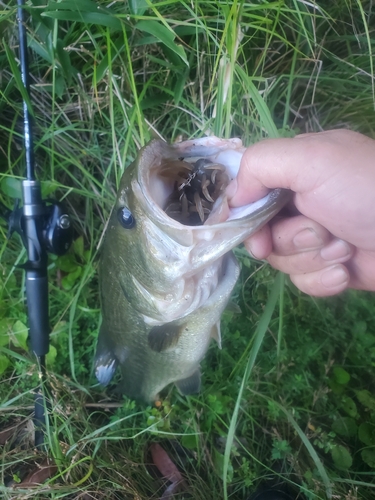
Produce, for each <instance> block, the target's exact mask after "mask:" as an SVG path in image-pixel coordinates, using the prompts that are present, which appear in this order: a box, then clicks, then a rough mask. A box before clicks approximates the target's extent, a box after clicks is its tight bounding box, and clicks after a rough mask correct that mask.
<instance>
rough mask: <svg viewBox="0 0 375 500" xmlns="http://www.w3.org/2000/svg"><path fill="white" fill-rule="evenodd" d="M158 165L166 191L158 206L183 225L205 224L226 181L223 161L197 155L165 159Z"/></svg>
mask: <svg viewBox="0 0 375 500" xmlns="http://www.w3.org/2000/svg"><path fill="white" fill-rule="evenodd" d="M160 167H161V168H160V169H159V170H158V173H157V175H158V176H159V178H160V179H165V180H164V185H165V187H166V192H170V194H169V196H167V197H166V199H164V201H163V202H162V205H161V207H160V208H162V210H163V211H164V212H165V214H166V215H168V217H170V218H171V219H173V220H175V221H177V222H179V223H180V224H183V225H185V226H201V225H203V224H205V223H206V222H207V221H208V219H209V217H210V215H211V214H212V211H213V209H214V206H215V203H217V202H218V200H220V199H221V198H223V195H224V193H225V190H226V188H227V187H228V185H229V182H230V178H229V175H228V174H227V169H226V167H225V165H223V164H221V163H218V162H214V161H212V160H210V159H208V158H200V159H198V160H196V161H195V162H189V161H186V160H185V159H178V160H167V161H165V162H164V163H163V164H162V165H161V166H160Z"/></svg>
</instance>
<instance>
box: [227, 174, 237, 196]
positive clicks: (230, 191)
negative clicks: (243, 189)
mask: <svg viewBox="0 0 375 500" xmlns="http://www.w3.org/2000/svg"><path fill="white" fill-rule="evenodd" d="M236 191H237V179H233V180H232V181H231V182H230V183H229V184H228V187H227V189H226V191H225V194H226V195H227V196H228V200H230V199H231V198H233V196H234V195H235V194H236Z"/></svg>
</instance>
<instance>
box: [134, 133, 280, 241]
mask: <svg viewBox="0 0 375 500" xmlns="http://www.w3.org/2000/svg"><path fill="white" fill-rule="evenodd" d="M245 149H246V148H244V147H243V145H242V141H241V140H240V139H219V138H217V137H214V136H211V137H205V138H202V139H197V140H191V141H184V142H181V143H177V144H173V145H171V146H170V145H168V144H167V143H163V142H161V141H156V140H155V141H152V142H151V143H150V144H149V145H148V146H146V148H145V149H144V154H145V160H146V161H143V162H142V165H143V168H142V167H140V168H139V171H138V182H137V184H138V186H137V189H135V191H138V195H139V197H138V199H139V201H141V204H142V205H143V206H144V208H145V209H146V213H148V214H150V218H151V219H153V220H154V221H155V222H157V223H158V224H162V225H163V227H164V228H165V226H166V225H169V227H171V226H172V227H173V228H175V229H180V230H181V229H183V228H185V229H188V227H190V228H191V229H192V230H194V231H198V232H200V231H202V230H205V228H208V226H209V227H210V228H211V229H213V227H215V228H216V229H221V228H224V227H226V226H227V225H228V224H229V225H231V226H233V224H236V225H238V224H242V221H243V222H246V221H247V220H248V218H249V216H251V217H254V218H256V217H257V214H258V213H259V211H262V209H263V208H266V207H268V206H269V205H272V207H273V208H272V207H270V210H268V209H267V212H270V214H271V213H272V214H273V215H275V214H276V213H277V212H278V211H279V210H280V209H281V208H282V206H284V205H285V203H286V199H287V198H288V196H285V190H280V189H276V190H274V191H271V193H269V194H268V195H267V196H265V197H264V198H262V199H261V200H258V201H257V202H254V203H251V204H249V205H246V206H244V207H240V208H236V209H233V208H231V207H229V205H228V202H227V196H226V189H227V187H228V185H229V183H230V181H231V180H232V179H234V178H235V177H236V176H237V174H238V171H239V168H240V163H241V159H242V155H243V153H244V152H245ZM134 187H135V186H134ZM141 198H143V199H142V200H141ZM273 215H272V216H273ZM269 218H271V217H268V219H269ZM187 226H188V227H187Z"/></svg>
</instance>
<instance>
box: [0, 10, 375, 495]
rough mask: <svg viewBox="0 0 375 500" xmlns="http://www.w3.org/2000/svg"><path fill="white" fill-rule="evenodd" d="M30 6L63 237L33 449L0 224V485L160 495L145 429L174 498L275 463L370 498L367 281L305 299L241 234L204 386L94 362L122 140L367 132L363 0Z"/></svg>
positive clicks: (10, 80) (12, 130) (368, 26)
mask: <svg viewBox="0 0 375 500" xmlns="http://www.w3.org/2000/svg"><path fill="white" fill-rule="evenodd" d="M30 5H31V4H30ZM32 5H33V8H32V9H31V10H30V12H31V15H32V19H31V20H30V21H29V22H28V35H29V44H30V69H31V73H32V93H31V101H32V105H33V110H34V114H35V154H36V160H37V161H36V164H37V174H38V177H39V179H41V180H42V181H43V190H44V193H45V195H46V196H50V197H55V198H57V199H61V200H64V201H65V203H66V204H67V207H68V209H69V211H70V213H71V214H72V217H73V221H74V228H75V243H74V246H73V248H72V249H71V251H70V252H69V254H68V255H67V256H64V257H60V258H54V257H51V258H50V264H49V278H50V291H51V294H50V297H51V301H50V319H51V327H52V334H51V345H52V346H53V348H52V349H51V355H50V358H49V360H48V387H46V390H48V392H49V397H50V401H51V411H50V420H49V428H48V432H47V441H48V450H46V451H38V452H35V451H34V450H33V449H32V436H33V429H32V422H31V415H32V408H33V394H32V392H31V391H32V389H33V387H35V386H36V384H37V378H36V375H35V372H36V365H35V359H33V357H32V356H31V354H30V353H29V352H28V351H27V343H26V333H25V325H26V323H27V318H26V311H25V307H24V299H25V297H24V291H23V284H24V277H23V272H22V270H20V269H19V268H17V267H16V265H18V264H20V263H22V262H23V261H24V260H25V252H24V250H23V248H22V246H21V244H20V242H19V240H18V238H17V237H16V236H13V237H12V239H10V240H6V238H5V236H6V228H5V225H0V231H1V233H2V238H1V240H0V271H1V272H0V284H1V287H0V294H1V296H0V371H1V375H0V377H1V384H0V432H1V431H2V430H4V429H8V428H10V427H11V426H12V425H15V426H17V430H15V431H14V433H12V434H11V437H10V438H9V439H8V441H7V442H6V443H5V444H4V445H2V446H1V448H0V451H1V469H0V470H1V480H0V492H1V494H2V495H3V496H4V498H7V499H11V498H25V499H26V498H37V499H41V500H42V499H46V498H48V499H60V498H69V499H73V498H74V499H76V498H77V499H78V498H95V499H99V498H108V499H124V498H129V499H130V498H132V499H133V498H134V499H149V498H159V497H161V495H162V493H163V491H164V489H165V486H164V481H163V480H162V479H161V478H160V477H159V476H158V475H157V473H155V467H154V466H152V465H151V458H150V455H149V451H148V449H149V445H150V443H152V442H154V441H158V442H160V443H161V444H162V446H163V447H164V448H165V449H166V450H167V451H168V453H169V454H170V456H171V458H172V459H173V461H174V462H175V463H176V464H177V465H178V467H179V468H180V470H181V471H182V473H183V475H184V477H185V479H186V482H187V484H188V490H187V491H186V492H185V493H180V494H178V495H176V498H194V499H207V498H212V499H214V498H215V499H216V498H230V499H238V500H242V499H246V498H247V496H248V495H249V494H250V493H251V492H252V491H254V489H255V488H256V487H257V486H258V485H259V484H260V483H264V482H267V481H270V480H271V478H272V477H274V476H275V475H276V476H278V477H281V478H283V480H285V481H286V482H289V483H290V484H291V485H294V486H293V487H294V488H295V490H296V491H301V492H303V493H304V494H305V496H306V498H308V499H325V498H327V496H329V494H330V493H332V495H334V498H341V499H345V500H354V499H371V498H373V495H374V485H375V482H374V467H375V448H374V446H375V437H374V436H375V433H374V430H373V429H375V427H374V426H375V394H374V393H373V385H374V375H373V371H374V366H375V336H374V333H373V332H374V330H375V319H374V318H375V306H374V301H373V296H372V295H370V294H366V293H360V292H353V291H351V292H348V293H346V294H343V295H342V296H340V297H336V298H332V299H325V300H313V299H311V298H309V297H307V296H305V295H303V294H301V293H299V292H298V291H297V290H296V289H295V288H294V287H293V285H291V284H290V282H289V280H288V279H287V278H285V280H283V279H281V277H279V278H277V279H276V280H275V276H276V274H275V272H274V271H272V270H271V269H270V268H269V267H268V266H265V265H263V264H262V263H259V262H254V261H252V260H251V259H250V258H249V257H248V256H247V254H246V252H245V251H244V250H243V249H238V250H236V254H237V255H238V257H239V259H240V261H241V266H242V273H241V278H240V280H239V283H238V285H237V287H236V289H235V293H234V300H235V301H236V302H237V303H238V304H239V305H240V307H241V310H242V313H241V314H235V313H233V312H230V311H228V312H226V313H225V314H224V317H223V325H222V332H223V349H222V350H221V351H219V350H218V349H217V347H216V346H214V345H213V346H212V347H211V348H210V350H209V352H208V355H207V357H206V359H205V361H204V363H203V372H204V379H203V380H204V382H203V389H202V392H201V394H199V395H198V396H195V397H189V398H183V397H181V396H180V395H179V394H178V393H177V391H176V390H175V389H172V388H170V390H169V391H168V392H167V394H166V396H165V399H164V400H163V405H162V407H161V408H152V407H146V406H142V405H141V404H138V403H135V402H132V401H129V400H127V399H125V398H124V399H121V398H117V399H116V398H115V397H113V396H112V395H111V394H109V393H106V392H105V391H104V390H103V389H102V388H100V387H99V386H98V385H97V384H96V382H95V379H94V377H93V374H92V360H93V354H94V348H95V342H96V336H97V332H98V324H99V321H100V310H99V297H98V280H97V274H96V270H97V262H98V245H99V243H100V240H101V238H102V235H103V230H104V227H105V222H106V220H107V218H108V215H109V213H110V210H111V206H112V203H113V201H114V196H115V192H116V186H117V185H118V182H119V179H120V177H121V173H122V172H123V170H124V169H125V168H126V167H127V166H128V165H129V164H130V163H131V162H132V160H133V159H134V158H135V156H136V154H137V151H138V149H139V148H140V147H141V146H142V145H143V144H145V143H146V142H147V141H148V140H149V139H150V138H152V137H155V136H157V137H163V138H164V139H166V140H168V141H174V140H176V139H178V138H180V137H182V138H189V137H193V136H194V137H199V136H202V135H204V134H205V133H209V132H212V133H215V134H216V135H219V136H222V137H234V136H239V137H241V138H242V139H243V141H244V143H245V144H250V143H252V142H255V141H257V140H259V139H262V138H265V137H275V136H290V135H294V134H295V133H298V132H306V131H309V132H310V131H320V130H322V129H330V128H336V127H350V128H352V129H354V130H358V131H360V132H363V133H366V134H368V135H371V136H373V137H375V117H374V116H375V115H374V92H373V82H374V72H373V53H374V28H373V26H374V14H373V13H372V12H371V3H370V2H346V1H345V0H336V1H335V2H332V1H328V0H325V1H319V2H317V3H316V4H315V3H314V2H302V1H297V0H294V1H289V0H288V1H281V0H276V1H270V2H267V1H260V0H259V1H257V2H253V3H250V2H241V1H235V0H234V1H231V2H224V1H220V2H216V1H215V2H214V1H211V2H200V1H198V0H197V1H194V2H177V1H175V0H167V1H164V2H151V1H146V0H144V1H141V0H139V1H136V0H132V1H130V2H129V6H128V3H127V2H122V1H111V2H109V1H97V2H94V1H90V0H80V1H79V2H77V1H70V0H64V1H63V2H60V3H54V2H48V3H45V2H43V1H42V0H34V1H33V2H32ZM78 6H80V9H81V10H77V9H78ZM0 31H1V40H2V42H1V45H0V68H1V79H0V111H1V118H0V165H1V167H0V172H1V174H0V181H1V184H0V187H1V189H0V201H2V202H3V203H5V204H6V205H7V206H8V207H12V205H13V203H14V198H15V197H16V196H17V193H18V190H19V185H18V184H17V182H16V181H15V179H20V178H22V176H23V173H24V170H23V165H24V158H23V153H22V114H21V113H22V103H21V93H20V88H19V76H18V74H17V72H15V71H12V69H13V67H14V62H15V61H17V57H18V52H17V45H18V34H17V27H16V24H15V5H14V2H9V3H8V4H3V5H2V7H1V10H0ZM278 280H279V281H278ZM0 437H1V435H0ZM46 455H48V456H49V457H51V458H52V459H53V460H54V461H55V463H56V465H57V466H58V469H57V470H56V471H55V472H54V473H53V474H52V475H50V476H51V477H50V479H49V480H48V481H47V483H46V484H45V485H44V486H40V487H38V488H37V489H35V488H31V487H27V486H26V487H22V485H21V486H20V487H19V489H12V487H11V483H10V481H11V480H12V479H13V480H14V481H15V482H17V481H19V480H22V479H23V478H24V477H25V476H26V475H27V473H29V472H30V471H31V470H34V469H35V463H42V461H43V460H44V459H45V457H46ZM84 495H86V496H84Z"/></svg>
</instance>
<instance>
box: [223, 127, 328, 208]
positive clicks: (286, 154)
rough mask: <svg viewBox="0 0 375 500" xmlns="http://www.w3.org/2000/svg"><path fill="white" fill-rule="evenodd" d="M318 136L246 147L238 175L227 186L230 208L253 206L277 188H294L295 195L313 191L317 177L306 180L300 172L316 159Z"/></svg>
mask: <svg viewBox="0 0 375 500" xmlns="http://www.w3.org/2000/svg"><path fill="white" fill-rule="evenodd" d="M317 135H319V134H304V135H303V136H300V137H299V138H297V137H296V138H293V139H290V138H287V139H266V140H264V141H261V142H258V143H256V144H254V145H252V146H250V147H249V148H247V149H246V151H245V153H244V154H243V156H242V160H241V164H240V169H239V172H238V175H237V177H236V179H234V180H233V181H232V182H231V184H230V185H229V186H228V190H227V195H228V200H229V204H230V206H232V207H238V206H243V205H246V204H248V203H252V202H253V201H256V200H258V199H259V198H262V197H263V196H265V195H266V194H267V193H268V191H269V190H270V189H274V188H286V189H292V190H293V191H295V192H303V191H304V190H307V189H309V188H311V184H313V183H314V180H315V176H314V175H310V176H309V178H308V179H306V176H304V175H302V176H301V172H302V170H303V168H304V164H305V163H306V162H307V161H308V160H309V159H310V161H311V159H312V158H314V160H316V152H317V151H316V144H315V140H312V136H314V137H316V136H317ZM314 153H315V154H314Z"/></svg>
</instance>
